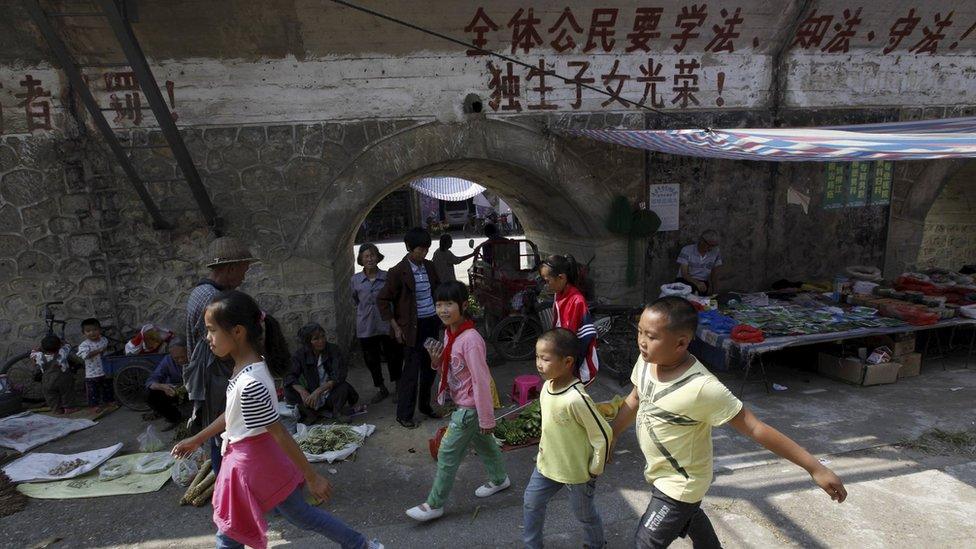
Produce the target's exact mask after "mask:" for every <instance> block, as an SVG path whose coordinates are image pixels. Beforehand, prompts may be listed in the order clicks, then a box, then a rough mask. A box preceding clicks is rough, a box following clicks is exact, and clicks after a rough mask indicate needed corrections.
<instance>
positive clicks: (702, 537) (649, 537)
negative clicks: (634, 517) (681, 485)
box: [635, 487, 722, 549]
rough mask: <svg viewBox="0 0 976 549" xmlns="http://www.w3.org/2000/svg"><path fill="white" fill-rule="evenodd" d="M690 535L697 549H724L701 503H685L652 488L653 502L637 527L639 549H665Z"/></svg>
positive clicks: (648, 505) (649, 504)
mask: <svg viewBox="0 0 976 549" xmlns="http://www.w3.org/2000/svg"><path fill="white" fill-rule="evenodd" d="M685 536H688V537H690V538H691V544H692V546H693V547H694V548H695V549H721V547H722V544H721V543H720V542H719V540H718V536H716V535H715V529H714V528H712V523H711V521H709V520H708V517H707V516H706V515H705V512H704V511H702V510H701V502H700V501H699V502H697V503H685V502H683V501H678V500H676V499H671V498H670V497H668V496H666V495H664V493H663V492H661V491H660V490H658V489H657V488H654V487H652V488H651V501H650V503H648V504H647V510H646V511H645V512H644V516H642V517H641V520H640V524H638V525H637V537H636V540H635V541H636V545H637V548H638V549H664V548H665V547H668V546H670V545H671V543H672V542H673V541H674V540H676V539H677V538H679V537H681V538H683V537H685Z"/></svg>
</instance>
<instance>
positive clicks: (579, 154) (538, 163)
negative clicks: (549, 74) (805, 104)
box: [0, 111, 953, 359]
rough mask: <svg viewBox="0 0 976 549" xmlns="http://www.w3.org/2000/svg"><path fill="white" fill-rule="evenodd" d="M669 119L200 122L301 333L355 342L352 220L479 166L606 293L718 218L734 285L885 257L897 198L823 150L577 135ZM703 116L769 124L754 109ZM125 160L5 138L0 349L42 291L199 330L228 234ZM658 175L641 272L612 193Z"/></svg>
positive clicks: (116, 320)
mask: <svg viewBox="0 0 976 549" xmlns="http://www.w3.org/2000/svg"><path fill="white" fill-rule="evenodd" d="M783 116H784V119H785V120H786V121H787V123H797V124H831V123H842V122H858V121H866V119H867V120H882V119H891V118H897V117H903V116H904V113H899V112H895V111H874V112H871V113H867V114H866V113H865V112H864V111H829V112H828V111H825V112H819V113H815V114H811V113H809V112H799V113H783ZM662 123H664V122H662V121H659V120H656V119H654V118H649V117H644V116H641V115H637V114H590V115H550V116H523V117H518V118H511V119H508V120H506V121H498V120H490V119H485V118H483V117H472V118H470V119H468V120H467V121H465V122H464V123H453V124H444V123H431V122H425V121H417V120H410V119H404V120H398V121H361V122H348V123H307V124H288V125H268V126H234V127H206V128H188V129H186V130H184V139H185V140H186V142H187V145H188V148H189V149H190V152H191V154H192V155H193V158H194V160H195V162H196V163H197V165H198V167H199V170H200V173H201V176H202V178H203V181H204V184H205V185H206V186H207V188H208V190H209V192H210V194H211V196H212V197H213V201H214V203H215V205H216V207H217V209H218V211H219V213H220V215H221V216H222V217H223V218H224V220H225V226H226V232H227V233H228V234H230V235H233V236H238V237H240V238H242V239H243V240H245V241H247V242H249V243H250V244H251V245H252V246H253V248H254V252H255V253H256V254H257V255H258V256H259V257H261V258H262V260H263V261H262V262H261V263H260V264H257V265H255V266H254V267H252V270H251V271H250V272H249V274H248V279H247V282H246V283H245V285H244V286H243V288H242V289H243V290H245V291H247V292H249V293H251V294H253V295H255V296H256V297H257V298H258V300H259V301H260V303H261V304H262V306H263V307H265V309H266V310H268V311H269V312H270V313H272V314H274V315H276V316H277V317H279V318H280V319H281V320H282V321H283V323H284V326H285V329H286V331H287V333H294V332H295V331H296V330H297V328H298V327H299V326H300V325H301V324H302V323H304V322H307V321H308V320H316V321H319V322H321V323H322V324H323V325H325V326H326V327H327V328H328V329H329V330H330V331H331V332H332V333H334V334H335V337H337V338H338V339H339V340H340V341H349V340H350V338H351V329H352V325H351V322H350V321H349V319H350V316H349V314H348V313H349V312H350V311H349V305H348V304H349V296H348V288H347V284H346V281H347V280H348V276H349V275H350V274H351V273H352V272H353V267H354V266H353V264H352V261H351V257H352V254H351V253H349V251H350V248H351V246H352V239H353V236H354V232H355V229H356V228H357V227H358V226H359V224H360V223H361V222H362V220H363V219H364V218H365V216H366V215H367V213H368V212H369V210H370V209H371V208H372V207H373V206H375V205H376V204H377V203H378V202H379V201H380V200H381V199H382V198H383V197H384V196H386V195H387V194H388V193H389V192H390V191H392V190H394V189H397V188H400V187H401V186H402V185H404V184H405V183H406V182H407V181H409V179H410V178H412V177H417V176H421V175H455V176H459V177H465V178H468V179H472V180H474V181H477V182H479V183H481V184H483V185H485V186H487V187H488V188H489V189H491V190H492V191H493V192H496V193H498V194H499V195H500V196H502V197H503V198H505V200H506V202H508V203H509V204H510V205H511V206H512V208H513V210H515V212H516V213H517V214H518V215H519V218H520V220H522V222H523V224H524V225H525V228H526V231H527V234H528V235H529V238H531V239H533V240H535V241H536V242H537V243H538V244H539V246H540V248H541V249H542V251H543V252H544V253H572V254H574V255H575V256H576V257H577V258H578V259H579V260H581V261H584V262H585V261H587V260H589V259H590V258H594V259H593V265H592V267H593V268H592V273H593V277H594V279H595V280H596V281H597V285H598V289H597V293H598V295H600V296H603V297H606V298H609V299H611V300H613V301H615V302H619V303H639V302H641V301H643V300H647V299H650V298H653V297H655V296H656V295H657V289H656V288H657V286H659V285H660V284H661V283H663V282H666V281H669V280H670V279H671V278H673V276H674V272H675V270H676V267H675V264H674V258H675V257H676V256H677V252H678V250H679V248H680V246H682V245H684V244H686V243H690V242H694V241H695V239H696V238H697V235H698V234H699V233H700V232H701V230H703V229H706V228H717V229H719V230H720V232H721V233H722V234H723V237H724V240H723V246H722V247H723V254H724V256H725V258H726V269H725V275H724V276H723V280H722V282H723V286H724V287H726V288H735V289H743V290H750V289H756V288H761V287H765V286H767V285H768V284H769V283H770V282H772V281H774V280H776V279H779V278H788V279H811V278H827V277H830V276H832V275H833V274H834V273H835V272H837V271H839V270H841V269H843V267H845V266H847V265H851V264H872V265H880V264H881V263H882V262H883V261H884V259H885V256H886V251H885V250H886V244H888V245H890V244H891V242H890V239H888V241H887V242H886V235H887V233H888V228H887V223H888V208H886V207H863V208H844V209H838V210H825V209H823V208H822V207H821V206H822V205H821V203H820V196H821V195H822V193H823V187H824V179H825V178H824V167H823V165H821V164H806V163H804V164H773V163H759V162H733V161H715V160H703V159H694V158H684V157H672V156H668V155H658V154H648V153H645V152H643V151H639V150H634V149H628V148H623V147H612V146H609V145H606V144H602V143H598V142H595V141H589V140H583V139H578V138H569V137H566V136H565V135H564V134H562V133H561V131H562V130H564V129H567V128H584V127H614V126H616V127H627V128H643V127H650V128H653V127H656V125H658V124H662ZM696 123H701V124H709V125H720V124H721V125H725V126H737V125H746V124H750V125H753V124H766V123H768V121H767V120H764V119H763V118H762V115H760V114H758V113H756V112H753V111H737V112H736V113H734V115H731V114H728V113H725V114H722V115H709V116H703V117H702V118H701V119H700V120H698V121H697V122H696ZM123 137H124V138H125V139H126V140H127V141H129V142H131V143H132V144H136V145H140V144H142V145H145V144H151V143H156V142H158V141H159V140H160V138H161V137H160V135H159V134H158V132H156V131H153V130H132V131H129V132H126V133H125V134H123ZM164 150H165V149H138V150H137V151H138V152H137V153H136V154H137V157H136V158H135V164H136V166H137V168H138V170H139V171H140V173H142V174H143V175H144V176H145V177H146V178H147V179H166V178H173V177H176V176H177V175H178V174H177V170H176V167H175V163H174V162H173V160H172V159H171V158H169V157H168V156H167V155H166V154H164V152H163V151H164ZM113 166H115V163H114V161H113V160H112V158H111V157H110V156H108V155H107V154H106V152H105V149H104V148H102V147H101V145H100V144H99V142H98V141H97V139H95V138H93V137H92V136H90V135H86V134H82V135H80V136H78V137H74V138H70V139H68V138H65V139H56V138H52V137H41V136H38V137H8V138H6V139H4V140H3V142H2V144H0V273H2V275H3V276H0V310H2V317H0V359H2V358H4V357H7V356H9V355H11V354H13V353H14V352H16V351H18V350H21V349H26V348H27V347H29V346H31V345H33V344H35V343H36V341H37V339H38V337H39V336H40V335H41V323H40V315H41V307H40V303H41V302H43V301H45V300H64V301H66V303H65V312H64V316H67V318H68V319H69V321H70V323H69V331H68V333H69V335H77V332H78V325H77V324H78V321H80V319H81V318H84V317H85V316H89V315H94V316H98V317H99V318H101V319H102V320H103V321H104V322H106V323H107V324H112V325H114V326H116V327H117V328H118V329H117V332H118V333H119V334H121V335H125V334H127V333H129V332H131V331H132V330H134V329H136V328H137V327H138V326H139V325H140V324H141V323H142V322H145V321H153V322H158V323H161V324H164V325H167V326H170V327H172V328H175V329H177V330H180V331H182V329H183V326H182V323H183V307H184V303H185V300H186V296H187V293H188V291H189V289H190V288H191V287H192V286H193V284H194V282H195V281H196V280H198V279H199V278H201V277H202V276H203V275H204V274H205V272H204V269H202V267H201V264H200V261H199V259H200V256H201V254H202V252H203V250H204V249H205V247H206V244H207V242H208V240H209V239H210V238H211V235H210V234H209V233H208V230H207V229H206V225H205V223H204V221H203V219H202V216H201V215H200V214H199V212H198V211H197V210H196V209H195V204H194V203H193V201H192V199H191V197H190V192H189V190H188V188H187V187H186V185H185V184H184V183H182V182H158V183H151V184H150V185H149V187H150V192H151V194H152V195H153V197H154V198H155V199H156V201H157V202H158V204H159V205H160V207H161V209H162V210H163V212H164V214H165V216H166V217H167V218H168V219H170V220H171V221H173V222H174V223H175V225H176V228H175V229H174V230H171V231H156V230H153V229H152V228H151V226H150V222H149V219H148V216H147V215H146V214H145V212H144V208H143V206H142V204H141V203H140V202H139V201H138V199H137V197H136V195H135V193H134V192H133V191H132V190H131V188H130V186H129V184H128V182H127V180H126V179H125V178H124V177H121V175H120V174H119V173H118V171H117V168H113ZM947 166H948V165H947V164H945V163H939V162H931V163H907V164H899V165H898V166H897V167H896V170H895V194H896V199H897V200H898V201H900V202H897V203H896V206H897V207H898V208H901V207H902V206H901V204H903V203H905V202H906V200H907V201H908V202H911V200H909V199H906V198H905V197H907V196H910V195H911V193H912V192H913V189H916V188H922V187H924V185H923V184H922V183H920V182H924V181H928V179H926V178H925V177H923V176H922V174H924V173H929V172H931V173H932V174H935V175H932V177H931V179H933V180H934V181H936V182H941V181H942V179H940V178H939V177H938V174H939V173H941V174H943V175H945V174H946V173H948V167H947ZM933 169H935V171H932V170H933ZM926 170H929V172H926ZM653 183H680V184H681V191H682V194H681V212H680V229H679V230H678V231H674V232H667V233H658V234H657V235H655V236H653V237H651V238H650V239H648V240H647V242H642V243H638V244H639V248H638V250H639V251H638V254H637V259H638V262H639V264H638V270H639V271H641V272H646V275H647V276H646V277H645V279H644V281H643V284H638V285H637V286H633V287H629V286H627V285H626V284H625V282H624V280H625V273H626V265H627V252H626V250H627V241H626V239H625V238H621V237H618V236H614V235H611V234H609V233H608V232H607V231H606V230H605V228H604V224H605V217H606V215H607V212H608V205H609V202H610V199H611V198H612V197H613V196H614V195H623V196H626V197H628V198H629V199H631V200H632V201H634V202H639V201H641V200H646V196H647V190H648V185H649V184H653ZM790 188H792V189H794V190H795V191H797V192H798V193H800V194H801V195H805V196H807V197H809V198H810V204H809V207H808V208H807V210H806V211H804V210H803V208H802V207H801V206H798V205H795V204H788V203H787V199H786V195H787V192H788V190H789V189H790ZM925 188H927V187H925ZM915 192H921V191H915ZM933 197H934V194H933ZM950 200H953V199H952V198H951V197H950ZM922 207H923V206H919V208H922ZM924 208H925V210H927V206H924ZM899 211H901V210H900V209H899ZM920 238H921V232H919V239H920ZM645 248H646V251H647V253H646V254H645V253H640V251H641V250H645ZM644 262H646V265H645V264H644Z"/></svg>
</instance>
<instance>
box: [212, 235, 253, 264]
mask: <svg viewBox="0 0 976 549" xmlns="http://www.w3.org/2000/svg"><path fill="white" fill-rule="evenodd" d="M204 261H207V262H208V263H207V268H208V269H213V268H214V267H217V266H218V265H228V264H230V263H256V262H258V261H260V260H259V259H258V258H256V257H254V255H253V254H252V253H251V250H249V249H247V246H245V245H244V243H243V242H241V241H240V240H238V239H236V238H234V237H232V236H222V237H220V238H218V239H216V240H214V241H213V242H211V243H210V246H209V247H208V248H207V255H205V256H204Z"/></svg>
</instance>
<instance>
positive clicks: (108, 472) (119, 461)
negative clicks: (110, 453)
mask: <svg viewBox="0 0 976 549" xmlns="http://www.w3.org/2000/svg"><path fill="white" fill-rule="evenodd" d="M131 472H132V461H131V460H130V459H129V458H128V457H125V456H123V457H117V458H114V459H110V460H108V461H106V462H105V465H102V466H101V468H99V469H98V480H102V481H105V480H115V479H117V478H122V477H124V476H125V475H128V474H129V473H131Z"/></svg>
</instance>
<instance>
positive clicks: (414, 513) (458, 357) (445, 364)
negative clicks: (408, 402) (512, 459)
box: [407, 282, 512, 522]
mask: <svg viewBox="0 0 976 549" xmlns="http://www.w3.org/2000/svg"><path fill="white" fill-rule="evenodd" d="M434 301H435V304H436V308H437V316H438V317H440V319H441V322H443V323H444V326H445V327H446V329H445V331H444V342H443V343H441V342H436V341H434V340H429V343H430V344H429V345H427V350H428V351H429V352H430V355H431V357H432V360H431V366H432V367H433V368H435V369H437V370H440V374H441V375H440V384H439V386H438V389H437V402H438V403H439V404H441V405H443V404H444V403H445V402H446V400H447V398H448V396H450V399H451V400H452V401H454V403H455V404H456V405H457V410H455V411H454V413H453V414H451V423H450V425H449V426H448V428H447V432H446V433H444V438H443V439H442V440H441V445H440V450H439V451H438V453H437V475H436V476H435V477H434V485H433V486H432V487H431V489H430V494H429V495H428V496H427V501H426V502H424V503H421V504H420V505H418V506H416V507H411V508H410V509H407V516H409V517H410V518H412V519H415V520H418V521H421V522H426V521H428V520H433V519H436V518H438V517H440V516H442V515H443V514H444V502H445V501H446V500H447V497H448V495H449V494H450V493H451V487H452V486H453V485H454V475H455V474H456V473H457V469H458V466H459V465H460V464H461V459H462V458H464V455H465V454H467V452H468V446H470V445H473V446H474V448H475V450H476V451H477V452H478V456H479V457H481V461H482V462H484V464H485V469H487V470H488V482H487V483H486V484H484V485H483V486H480V487H479V488H478V489H477V490H476V491H475V493H474V495H475V496H477V497H481V498H483V497H488V496H491V495H493V494H496V493H498V492H500V491H502V490H504V489H506V488H508V487H509V486H511V484H512V483H511V481H510V480H509V478H508V474H507V473H506V472H505V463H504V462H503V461H502V453H501V450H500V449H499V448H498V444H497V443H496V442H495V439H494V437H492V435H491V433H492V431H493V430H494V429H495V415H494V412H495V409H494V406H493V404H492V396H491V373H490V372H489V371H488V362H487V361H486V360H485V340H484V339H483V338H482V337H481V334H479V333H478V330H476V329H475V327H474V322H472V321H471V320H470V319H468V318H467V317H466V316H465V312H466V308H467V305H468V288H467V287H466V286H465V285H464V284H462V283H460V282H446V283H443V284H441V285H440V286H438V287H437V290H436V291H435V292H434Z"/></svg>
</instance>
